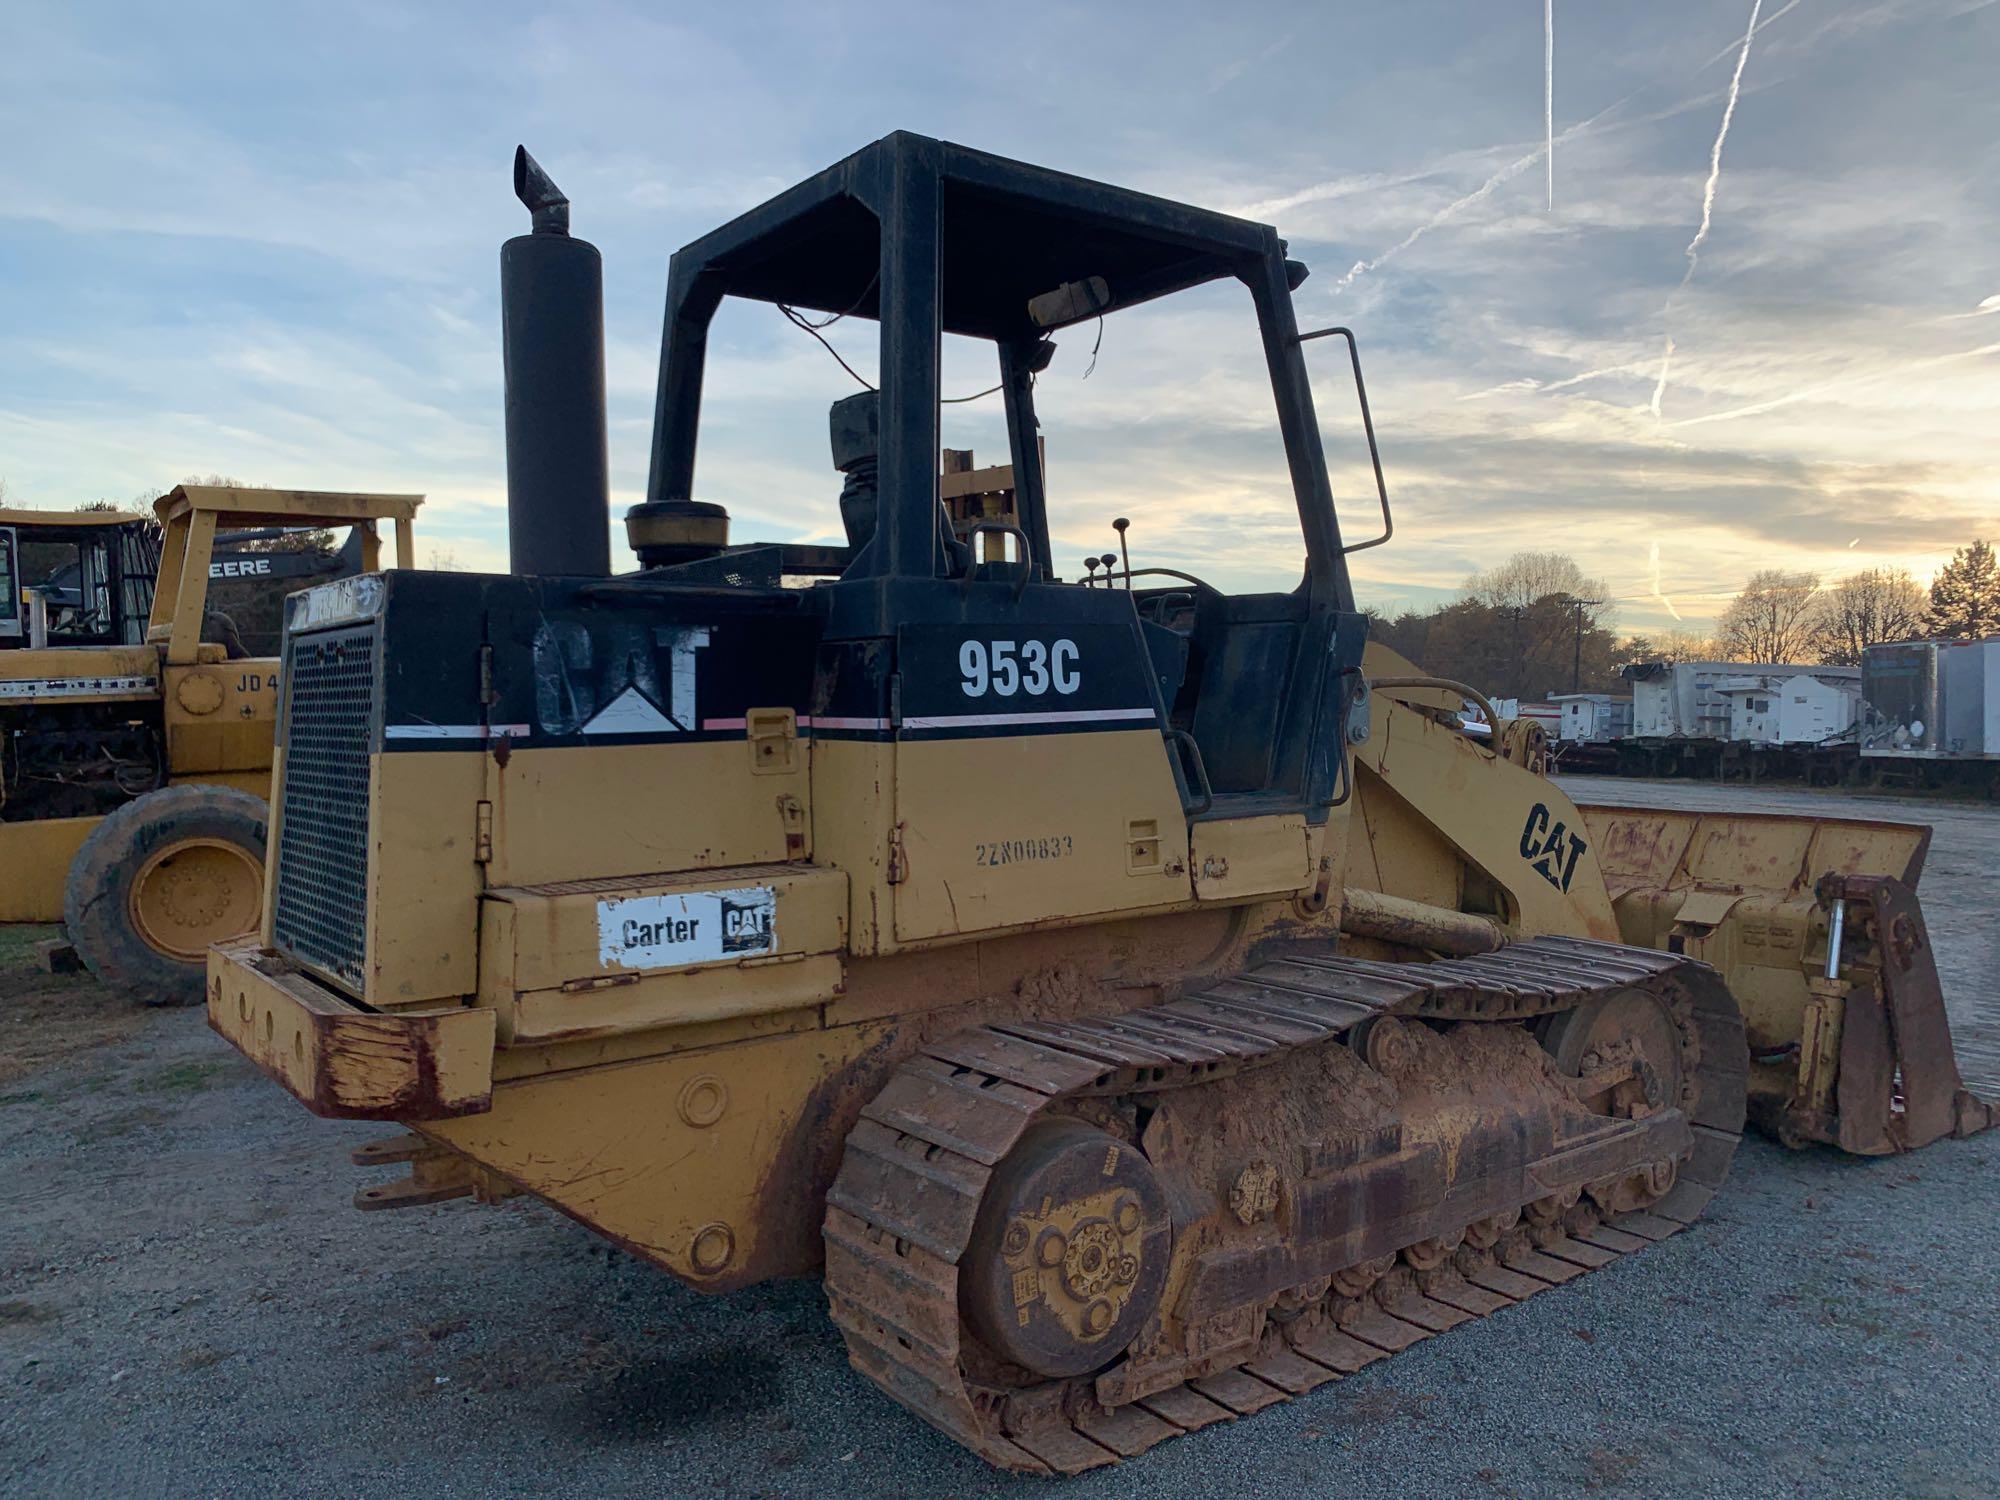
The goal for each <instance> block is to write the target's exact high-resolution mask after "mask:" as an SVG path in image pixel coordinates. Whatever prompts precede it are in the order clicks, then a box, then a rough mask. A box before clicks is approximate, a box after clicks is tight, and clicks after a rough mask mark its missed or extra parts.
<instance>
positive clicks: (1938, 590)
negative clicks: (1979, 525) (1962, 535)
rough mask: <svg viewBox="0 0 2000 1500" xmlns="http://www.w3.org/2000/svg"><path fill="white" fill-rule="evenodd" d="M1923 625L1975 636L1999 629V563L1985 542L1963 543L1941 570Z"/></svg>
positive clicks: (1944, 632) (1938, 631) (1934, 632)
mask: <svg viewBox="0 0 2000 1500" xmlns="http://www.w3.org/2000/svg"><path fill="white" fill-rule="evenodd" d="M1924 628H1925V629H1926V630H1928V631H1929V632H1930V633H1931V634H1932V635H1965V636H1973V637H1975V638H1976V637H1978V636H1983V635H1986V634H1988V633H1989V632H1991V631H1993V630H1995V629H2000V565H1996V564H1995V561H1994V557H1993V549H1992V548H1991V547H1989V546H1988V545H1987V544H1986V543H1985V542H1974V543H1973V544H1972V545H1971V546H1970V547H1960V548H1959V549H1958V551H1956V552H1954V553H1953V554H1952V558H1951V561H1950V562H1948V563H1946V564H1945V565H1944V567H1943V568H1942V569H1941V570H1940V571H1939V573H1938V576H1937V578H1936V579H1935V580H1933V582H1932V583H1931V607H1930V612H1929V614H1928V615H1926V616H1925V618H1924Z"/></svg>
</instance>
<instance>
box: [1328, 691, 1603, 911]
mask: <svg viewBox="0 0 2000 1500" xmlns="http://www.w3.org/2000/svg"><path fill="white" fill-rule="evenodd" d="M1354 768H1355V771H1356V774H1357V789H1358V791H1359V793H1360V795H1361V796H1362V797H1363V799H1364V800H1365V801H1367V802H1371V803H1372V802H1374V801H1376V800H1377V799H1379V798H1381V797H1382V796H1384V795H1387V796H1390V797H1393V798H1394V799H1395V800H1397V801H1400V802H1402V803H1404V804H1405V805H1407V807H1408V808H1409V809H1410V811H1411V812H1413V813H1414V814H1415V815H1416V818H1417V819H1418V820H1419V821H1421V822H1422V823H1425V824H1428V825H1429V826H1430V827H1431V828H1432V829H1434V830H1436V832H1437V833H1438V834H1439V835H1441V836H1442V838H1443V839H1444V840H1447V841H1448V844H1447V845H1440V846H1439V847H1440V848H1444V847H1448V848H1449V849H1450V850H1452V851H1453V852H1454V853H1455V854H1456V855H1457V856H1458V857H1459V858H1460V859H1462V860H1463V861H1466V862H1469V863H1470V864H1471V865H1472V866H1474V867H1475V868H1477V869H1478V870H1480V871H1482V872H1484V874H1485V875H1486V876H1487V877H1488V878H1490V879H1491V880H1492V881H1493V883H1494V884H1496V885H1497V886H1499V887H1500V888H1501V889H1502V890H1503V891H1505V892H1506V895H1507V899H1508V902H1509V904H1510V905H1511V907H1512V911H1511V913H1510V915H1511V916H1512V917H1513V919H1514V921H1515V923H1516V924H1517V925H1518V926H1519V928H1520V930H1521V931H1522V932H1524V933H1527V934H1530V935H1535V934H1541V933H1553V934H1567V935H1570V936H1576V937H1594V938H1603V939H1605V940H1607V941H1612V942H1616V941H1617V940H1618V920H1617V917H1616V916H1615V915H1614V914H1613V912H1612V909H1611V897H1610V893H1609V892H1608V890H1607V889H1606V886H1605V879H1604V873H1603V869H1602V866H1601V865H1600V863H1599V859H1598V840H1597V839H1596V838H1595V837H1593V836H1592V835H1591V831H1590V829H1589V827H1588V825H1587V824H1586V822H1585V819H1584V816H1583V814H1582V813H1581V812H1580V811H1578V809H1577V807H1576V804H1575V803H1573V802H1571V801H1570V800H1569V798H1568V797H1567V796H1565V795H1564V794H1563V792H1562V790H1561V788H1559V787H1557V786H1555V785H1554V784H1553V783H1551V782H1550V781H1548V780H1547V779H1546V778H1545V777H1542V776H1538V775H1536V774H1535V773H1534V772H1532V771H1529V770H1526V769H1525V768H1523V767H1521V766H1517V765H1515V764H1513V763H1512V762H1510V761H1505V760H1501V759H1500V758H1499V757H1497V756H1496V755H1494V754H1493V752H1492V751H1491V750H1489V749H1487V748H1486V747H1485V746H1483V745H1479V744H1476V743H1474V742H1473V741H1472V740H1471V739H1469V738H1467V737H1466V736H1465V735H1463V734H1461V733H1459V731H1458V730H1457V729H1455V728H1453V727H1452V726H1450V725H1447V724H1442V723H1440V722H1438V721H1437V720H1436V719H1433V718H1431V717H1430V716H1429V715H1427V714H1425V713H1423V712H1420V711H1419V710H1417V709H1413V708H1407V707H1405V706H1403V705H1402V704H1400V703H1396V702H1392V701H1391V700H1390V699H1389V698H1387V697H1386V696H1382V695H1377V696H1376V698H1375V699H1374V700H1373V702H1372V704H1371V707H1370V734H1369V738H1368V743H1367V744H1365V745H1362V746H1359V747H1357V748H1356V750H1355V752H1354ZM1356 883H1362V884H1365V883H1366V882H1365V881H1358V882H1356ZM1382 889H1384V890H1386V891H1387V892H1388V893H1389V894H1390V895H1397V896H1412V897H1415V898H1417V899H1430V900H1438V897H1437V896H1436V895H1425V894H1423V893H1420V892H1416V891H1411V890H1405V889H1401V888H1399V887H1396V886H1389V885H1385V886H1383V887H1382ZM1439 904H1442V905H1455V904H1456V903H1455V901H1449V902H1447V901H1440V902H1439Z"/></svg>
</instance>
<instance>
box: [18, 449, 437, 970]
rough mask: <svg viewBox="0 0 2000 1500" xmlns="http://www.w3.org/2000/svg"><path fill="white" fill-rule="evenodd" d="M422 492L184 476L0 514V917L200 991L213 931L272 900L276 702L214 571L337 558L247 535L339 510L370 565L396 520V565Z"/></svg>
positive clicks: (316, 567)
mask: <svg viewBox="0 0 2000 1500" xmlns="http://www.w3.org/2000/svg"><path fill="white" fill-rule="evenodd" d="M419 503H420V500H419V497H417V496H413V495H365V494H346V493H339V494H331V493H322V492H317V491H306V490H270V489H250V488H244V487H240V486H210V485H197V484H189V485H182V486H180V487H179V488H177V489H175V490H174V491H173V492H172V493H170V494H168V495H165V496H163V497H161V499H160V500H159V501H158V502H157V503H156V505H155V513H156V514H155V516H154V517H146V516H140V515H119V514H107V513H105V512H97V511H77V512H36V511H0V922H51V921H55V920H57V919H61V920H62V921H63V922H64V923H65V925H66V926H67V928H68V933H69V939H70V941H71V942H72V943H73V944H74V945H75V947H76V950H77V953H78V955H79V956H80V957H81V958H82V959H83V961H84V963H85V964H86V965H87V966H88V967H89V969H90V970H91V971H92V972H93V973H94V974H96V975H97V976H98V977H99V978H100V979H103V980H104V981H106V982H107V983H109V984H112V985H114V986H116V987H118V988H120V989H123V990H125V991H127V992H129V993H131V994H132V995H134V996H135V997H137V998H140V999H143V1000H146V1001H148V1002H149V1003H153V1004H192V1003H196V1002H198V1001H199V1000H200V999H201V997H202V976H203V972H204V964H205V961H206V952H207V949H208V946H209V944H211V943H213V942H215V941H216V940H217V939H219V938H226V937H231V936H235V935H237V934H240V933H245V932H252V931H254V930H255V929H256V927H257V924H258V918H259V916H260V914H261V912H262V909H263V899H264V898H263V887H264V874H263V860H264V841H265V832H266V824H265V801H264V798H265V794H266V791H267V788H268V786H269V782H270V774H271V742H272V728H271V726H272V717H273V714H274V712H275V710H276V706H277V701H278V661H277V659H276V658H275V657H260V656H251V655H249V654H248V653H247V652H246V651H245V650H244V649H243V646H242V642H241V640H240V638H238V636H237V634H236V631H235V628H234V625H233V622H231V621H230V620H229V619H228V618H227V617H225V616H219V615H215V614H212V613H211V612H210V609H209V603H210V592H211V584H212V582H225V581H230V580H237V579H243V580H248V581H250V582H252V583H257V584H271V583H274V582H282V581H283V580H285V579H287V578H301V579H303V578H309V577H310V576H312V575H313V574H314V573H318V574H322V575H324V574H329V573H333V572H336V571H338V570H339V568H340V567H341V566H342V563H343V561H344V559H343V558H342V557H341V556H339V555H336V556H335V557H332V558H321V557H316V556H314V555H311V554H308V553H297V552H282V551H269V550H265V551H257V550H252V549H251V548H250V547H249V546H246V545H244V544H245V543H246V542H254V541H258V540H269V539H270V534H271V533H272V532H273V531H282V530H288V529H296V528H319V527H347V528H351V536H350V545H349V547H348V548H347V549H346V551H347V553H348V554H350V555H351V563H352V566H353V567H354V569H356V570H361V571H370V572H372V571H373V570H375V569H376V568H378V567H379V566H380V552H381V547H380V542H379V540H378V538H377V537H376V534H375V524H376V522H378V521H391V522H393V523H394V525H395V528H396V543H397V561H398V562H399V563H400V564H402V565H403V566H405V567H408V566H409V565H410V563H411V555H410V548H411V545H412V542H411V524H412V518H413V517H414V516H415V514H416V509H417V506H418V504H419ZM218 524H220V525H221V526H223V527H224V528H226V529H225V530H224V531H222V532H220V533H218V530H217V527H218ZM218 543H220V546H219V545H218ZM232 544H234V545H232Z"/></svg>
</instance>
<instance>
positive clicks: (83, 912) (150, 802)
mask: <svg viewBox="0 0 2000 1500" xmlns="http://www.w3.org/2000/svg"><path fill="white" fill-rule="evenodd" d="M268 815H269V809H268V808H267V806H266V805H265V802H264V799H263V798H261V797H253V796H251V795H250V793H248V792H239V791H235V790H233V789H232V788H229V787H221V786H201V785H195V784H188V785H183V786H171V787H165V788H163V789H161V790H160V791H156V792H148V793H146V795H144V796H143V797H138V798H135V799H133V800H132V801H130V802H128V803H126V804H125V805H124V806H123V807H121V808H119V809H118V810H117V811H116V812H114V813H112V814H111V815H110V816H109V817H107V818H106V819H105V820H104V821H103V822H102V823H100V824H99V825H98V826H97V828H96V830H95V831H94V832H93V833H92V834H91V835H90V837H89V838H87V839H85V840H84V841H83V847H82V848H81V849H79V850H77V854H76V859H75V860H74V861H73V862H72V863H71V865H70V867H69V879H68V881H67V882H66V883H65V885H64V887H63V924H64V926H66V927H67V928H68V929H69V940H70V941H71V942H72V943H74V944H75V945H76V951H77V954H78V956H79V957H81V958H82V960H83V962H84V965H85V967H87V968H88V969H89V970H90V972H91V973H93V974H95V975H96V976H97V977H98V978H99V979H100V980H102V981H103V982H104V983H105V984H108V985H110V986H111V987H112V988H113V989H116V990H120V991H122V992H124V993H125V994H127V995H130V996H131V997H132V998H133V999H135V1000H140V1001H143V1002H145V1003H146V1004H148V1005H198V1004H200V1003H201V1000H202V992H203V989H204V986H205V983H206V975H207V967H208V965H207V958H206V947H207V942H208V941H214V940H217V939H220V938H224V937H229V936H233V935H234V934H235V932H238V931H248V930H251V929H252V928H254V926H255V919H256V918H258V917H260V916H261V914H262V910H263V875H264V840H265V834H266V831H267V821H266V820H267V818H268ZM246 857H247V862H248V864H249V866H250V867H251V868H252V869H253V870H254V875H255V894H254V898H250V904H249V905H248V906H247V907H246V905H245V901H246V897H245V893H244V891H243V888H242V878H243V874H244V872H243V870H242V869H241V868H240V867H241V866H242V865H243V863H244V862H245V860H246ZM177 860H179V861H181V862H182V863H181V867H180V869H179V870H178V871H176V870H175V869H174V868H173V866H174V865H175V861H177ZM142 881H143V882H144V889H145V891H146V892H147V903H146V904H147V907H148V911H147V913H146V914H145V915H143V916H142V915H140V914H139V913H140V903H138V902H137V901H135V893H136V892H138V891H139V890H140V888H141V882H142ZM246 916H247V918H248V920H245V918H246ZM219 927H230V928H232V929H233V930H232V931H221V930H219ZM159 934H166V935H167V936H166V937H165V938H162V937H161V936H160V935H159Z"/></svg>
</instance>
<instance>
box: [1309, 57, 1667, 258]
mask: <svg viewBox="0 0 2000 1500" xmlns="http://www.w3.org/2000/svg"><path fill="white" fill-rule="evenodd" d="M1638 93H1639V90H1637V89H1634V90H1633V91H1632V93H1630V94H1627V95H1626V96H1625V97H1624V98H1623V99H1617V100H1614V101H1612V102H1611V103H1610V104H1607V105H1605V106H1604V108H1602V109H1600V110H1599V111H1598V112H1597V113H1596V114H1594V115H1592V116H1591V117H1590V118H1589V119H1587V120H1579V121H1578V122H1577V123H1576V124H1574V125H1572V126H1570V128H1569V129H1567V130H1565V131H1564V132H1563V133H1562V134H1561V135H1559V136H1557V137H1556V138H1555V142H1562V141H1566V140H1569V139H1570V138H1571V137H1572V136H1576V135H1580V134H1582V133H1583V132H1584V131H1586V130H1588V129H1590V127H1591V126H1593V125H1595V124H1596V123H1597V122H1598V121H1599V120H1601V119H1603V118H1604V117H1605V116H1606V115H1608V114H1610V113H1611V112H1612V111H1613V110H1614V109H1617V108H1618V107H1619V106H1620V105H1622V104H1625V103H1627V102H1628V101H1629V100H1631V99H1632V98H1633V97H1635V96H1636V95H1637V94H1638ZM1551 144H1554V143H1551ZM1548 150H1549V147H1548V146H1537V147H1535V149H1534V150H1532V151H1530V152H1529V153H1528V154H1527V155H1526V156H1522V157H1517V158H1515V159H1514V160H1513V161H1510V162H1508V163H1507V165H1506V166H1504V167H1502V168H1501V169H1500V170H1499V171H1497V172H1495V173H1494V174H1493V175H1492V176H1491V177H1489V178H1487V179H1486V180H1485V181H1484V182H1482V183H1480V184H1479V186H1478V187H1476V188H1474V189H1473V190H1472V191H1471V192H1469V193H1467V194H1466V195H1465V196H1464V197H1462V198H1457V199H1454V200H1453V201H1452V202H1450V203H1447V204H1446V205H1445V206H1444V207H1443V208H1441V209H1439V210H1438V211H1437V212H1436V213H1434V214H1432V215H1431V216H1430V217H1429V218H1428V219H1426V220H1424V222H1423V223H1421V224H1419V225H1418V226H1417V227H1416V228H1415V229H1412V230H1411V231H1410V232H1409V233H1408V234H1406V235H1404V236H1403V237H1402V238H1401V239H1400V240H1398V241H1396V243H1395V244H1393V245H1391V246H1390V247H1389V248H1388V249H1387V250H1384V251H1383V252H1382V253H1381V254H1380V255H1378V256H1376V257H1375V258H1374V259H1373V260H1357V261H1356V262H1355V263H1354V264H1353V265H1351V266H1349V267H1348V268H1347V274H1346V275H1345V276H1343V277H1341V278H1340V280H1339V281H1337V282H1335V283H1334V285H1333V289H1334V290H1335V291H1336V292H1339V291H1344V290H1346V289H1347V287H1349V286H1350V285H1352V284H1353V282H1354V279H1355V277H1357V276H1365V275H1367V274H1368V273H1369V272H1370V271H1372V270H1374V269H1375V268H1376V267H1378V266H1381V265H1383V264H1385V263H1387V262H1388V261H1391V260H1394V259H1395V258H1396V257H1397V256H1398V255H1401V254H1402V253H1403V252H1404V251H1405V250H1407V249H1409V248H1410V246H1412V245H1414V244H1415V243H1416V242H1417V241H1418V240H1420V239H1422V238H1423V237H1424V236H1425V235H1427V234H1429V233H1430V232H1431V231H1432V230H1433V229H1436V228H1438V227H1439V226H1441V225H1443V224H1447V223H1449V222H1450V221H1451V220H1453V219H1455V218H1457V217H1458V216H1459V215H1460V214H1462V213H1464V212H1465V210H1467V209H1468V208H1470V207H1472V205H1473V204H1475V203H1480V202H1483V201H1485V200H1486V199H1488V198H1490V197H1492V196H1493V190H1494V189H1495V188H1497V187H1499V186H1500V185H1501V184H1502V183H1504V182H1511V181H1513V180H1514V179H1515V178H1516V177H1519V176H1520V175H1521V174H1522V173H1523V172H1525V171H1527V170H1528V168H1530V167H1532V166H1533V165H1534V164H1535V163H1536V162H1538V161H1540V160H1541V159H1542V157H1543V156H1544V154H1546V153H1547V151H1548Z"/></svg>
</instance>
